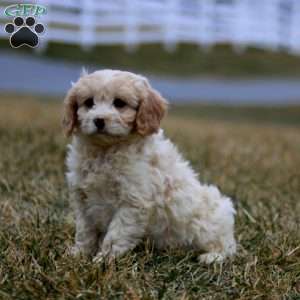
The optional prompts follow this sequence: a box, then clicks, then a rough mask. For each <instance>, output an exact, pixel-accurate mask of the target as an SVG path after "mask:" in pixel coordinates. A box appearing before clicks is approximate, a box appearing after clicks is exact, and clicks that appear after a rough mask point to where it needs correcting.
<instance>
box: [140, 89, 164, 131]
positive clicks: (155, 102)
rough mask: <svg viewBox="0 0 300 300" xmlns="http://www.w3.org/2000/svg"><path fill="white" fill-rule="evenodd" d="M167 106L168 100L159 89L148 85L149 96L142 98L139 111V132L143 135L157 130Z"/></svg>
mask: <svg viewBox="0 0 300 300" xmlns="http://www.w3.org/2000/svg"><path fill="white" fill-rule="evenodd" d="M167 107H168V102H167V101H166V100H165V99H164V98H163V97H162V96H161V95H160V94H159V93H158V92H157V91H155V90H153V89H152V88H151V87H150V86H148V91H147V96H146V97H145V98H144V99H142V100H141V103H140V106H139V109H138V112H137V117H136V130H137V132H138V133H139V134H140V135H143V136H146V135H150V134H152V133H155V132H157V131H158V129H159V126H160V121H161V120H162V118H163V116H164V115H165V113H166V111H167Z"/></svg>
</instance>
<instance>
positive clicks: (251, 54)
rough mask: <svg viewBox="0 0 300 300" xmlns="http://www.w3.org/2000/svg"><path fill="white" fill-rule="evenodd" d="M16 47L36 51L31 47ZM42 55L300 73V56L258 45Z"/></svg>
mask: <svg viewBox="0 0 300 300" xmlns="http://www.w3.org/2000/svg"><path fill="white" fill-rule="evenodd" d="M0 47H1V48H6V49H10V51H15V50H12V49H11V48H10V46H9V43H8V40H1V41H0ZM16 51H18V52H20V51H26V52H28V53H31V52H33V50H32V49H28V48H24V49H23V48H21V49H18V50H16ZM42 55H43V56H46V57H51V58H60V59H64V60H67V61H71V62H76V63H81V64H92V65H94V66H98V67H106V68H117V69H128V70H135V71H138V72H148V73H154V74H163V75H171V76H181V77H183V76H199V75H202V76H203V75H204V76H221V77H241V76H245V77H254V76H268V77H284V76H285V77H286V76H298V77H299V76H300V57H299V56H294V55H290V54H287V53H284V52H270V51H264V50H259V49H254V48H248V49H246V50H245V51H244V52H243V53H240V54H237V53H235V52H234V51H233V49H232V48H231V47H230V46H228V45H218V46H216V47H213V48H212V49H210V50H205V49H203V48H200V47H198V46H197V45H188V44H180V45H178V47H177V48H176V50H175V51H174V52H171V53H169V52H167V51H165V49H164V47H163V46H162V45H160V44H153V45H142V46H140V47H138V48H137V49H136V51H135V52H127V51H126V49H125V47H123V46H97V47H95V48H93V49H91V50H90V51H84V50H82V49H81V48H80V46H76V45H65V44H59V43H50V44H49V46H48V48H47V49H46V51H45V52H44V53H42Z"/></svg>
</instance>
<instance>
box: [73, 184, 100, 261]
mask: <svg viewBox="0 0 300 300" xmlns="http://www.w3.org/2000/svg"><path fill="white" fill-rule="evenodd" d="M71 199H72V200H73V205H75V214H76V216H75V217H76V234H75V245H74V246H73V247H72V249H71V253H72V254H73V255H75V256H76V255H78V254H80V253H82V254H84V255H88V256H89V255H94V254H95V253H96V251H97V246H98V233H97V230H96V228H95V225H94V224H93V222H92V221H91V220H90V218H89V217H88V216H86V215H85V208H84V203H85V201H86V195H85V194H84V193H83V192H81V191H80V190H76V191H72V192H71Z"/></svg>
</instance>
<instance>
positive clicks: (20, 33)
mask: <svg viewBox="0 0 300 300" xmlns="http://www.w3.org/2000/svg"><path fill="white" fill-rule="evenodd" d="M44 30H45V27H44V25H43V24H41V23H37V24H36V23H35V19H34V18H33V17H27V18H26V20H25V22H24V19H23V18H22V17H16V18H15V19H14V21H13V23H8V24H6V26H5V31H6V32H7V33H10V34H11V36H10V38H9V41H10V44H11V46H12V47H13V48H19V47H21V46H23V45H27V46H29V47H31V48H35V47H37V46H38V44H39V37H38V34H41V33H43V32H44Z"/></svg>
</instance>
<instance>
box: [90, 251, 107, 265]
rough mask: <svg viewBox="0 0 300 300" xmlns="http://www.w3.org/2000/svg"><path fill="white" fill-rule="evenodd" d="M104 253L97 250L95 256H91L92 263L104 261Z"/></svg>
mask: <svg viewBox="0 0 300 300" xmlns="http://www.w3.org/2000/svg"><path fill="white" fill-rule="evenodd" d="M104 259H105V255H104V254H103V253H102V252H98V253H97V254H96V256H95V257H94V258H93V263H96V264H101V263H102V262H104Z"/></svg>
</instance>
